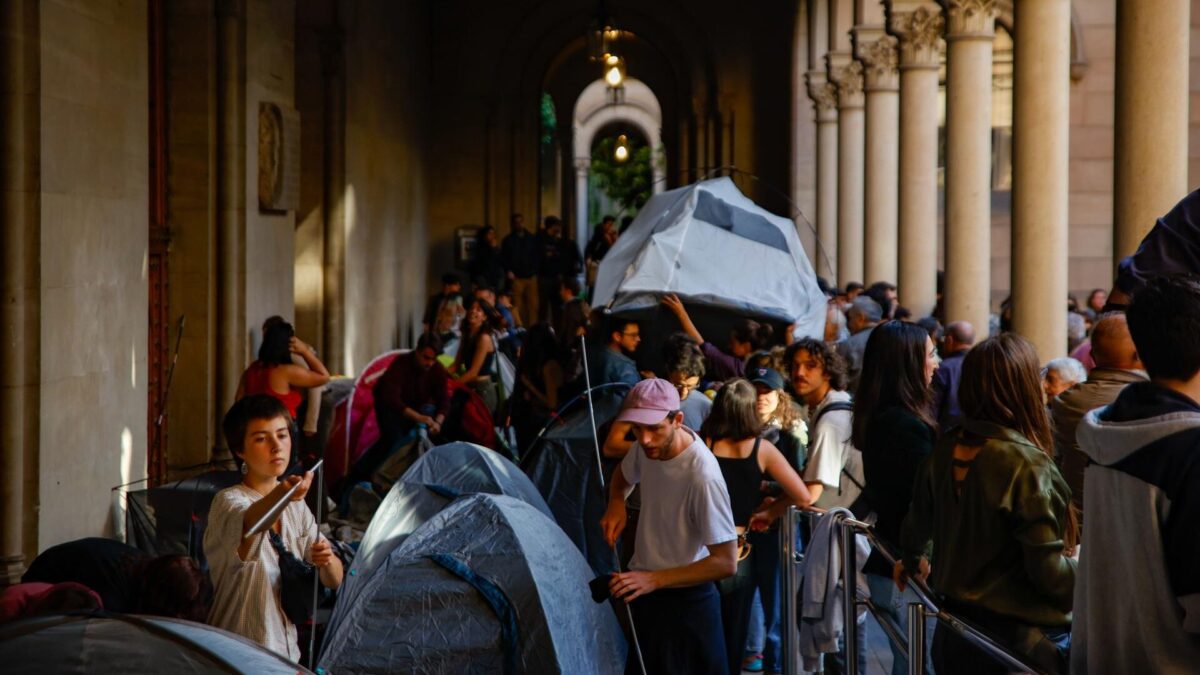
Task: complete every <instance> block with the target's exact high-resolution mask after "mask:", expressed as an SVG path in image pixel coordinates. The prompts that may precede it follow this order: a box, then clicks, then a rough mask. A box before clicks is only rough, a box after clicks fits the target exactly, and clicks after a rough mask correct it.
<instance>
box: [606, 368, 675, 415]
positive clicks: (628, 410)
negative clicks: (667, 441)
mask: <svg viewBox="0 0 1200 675" xmlns="http://www.w3.org/2000/svg"><path fill="white" fill-rule="evenodd" d="M677 410H679V392H678V391H677V390H676V389H675V385H673V384H671V383H670V382H667V381H666V380H659V379H653V380H642V381H641V382H638V383H637V384H636V385H634V387H633V389H631V390H630V391H629V394H628V395H626V396H625V402H624V403H623V404H621V412H620V413H619V414H618V415H617V421H618V422H633V423H634V424H658V423H659V422H661V421H663V420H664V419H666V418H667V415H670V414H671V413H673V412H675V411H677Z"/></svg>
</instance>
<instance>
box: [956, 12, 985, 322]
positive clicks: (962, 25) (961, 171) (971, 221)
mask: <svg viewBox="0 0 1200 675" xmlns="http://www.w3.org/2000/svg"><path fill="white" fill-rule="evenodd" d="M945 6H946V49H947V56H946V61H947V67H946V292H945V306H946V321H947V322H949V321H960V320H966V321H970V322H971V323H972V324H973V325H974V326H975V329H976V331H978V334H979V335H983V333H984V331H985V330H986V326H987V325H988V313H989V311H990V300H991V298H990V295H991V228H992V222H991V221H992V208H991V206H992V205H991V199H992V38H993V24H994V21H995V15H996V1H995V0H946V2H945Z"/></svg>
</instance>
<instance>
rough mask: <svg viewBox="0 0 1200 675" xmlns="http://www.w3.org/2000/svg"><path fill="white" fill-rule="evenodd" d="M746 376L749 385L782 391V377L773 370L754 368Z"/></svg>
mask: <svg viewBox="0 0 1200 675" xmlns="http://www.w3.org/2000/svg"><path fill="white" fill-rule="evenodd" d="M747 374H748V375H750V383H751V384H761V385H763V386H764V387H767V388H769V389H771V390H772V391H779V390H780V389H783V376H782V375H780V374H779V371H777V370H775V369H774V368H755V369H754V370H752V371H750V372H749V373H747Z"/></svg>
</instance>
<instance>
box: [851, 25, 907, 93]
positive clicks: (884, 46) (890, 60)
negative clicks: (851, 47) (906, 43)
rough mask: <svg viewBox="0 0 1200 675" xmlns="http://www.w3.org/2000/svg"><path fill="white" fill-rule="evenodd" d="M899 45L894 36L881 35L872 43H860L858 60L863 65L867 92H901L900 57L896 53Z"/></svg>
mask: <svg viewBox="0 0 1200 675" xmlns="http://www.w3.org/2000/svg"><path fill="white" fill-rule="evenodd" d="M898 44H899V40H897V39H896V38H895V37H894V36H891V35H886V34H885V35H880V36H879V37H878V38H877V39H875V40H872V41H870V42H865V43H859V44H858V45H857V47H858V49H857V51H858V60H859V61H862V64H863V75H864V76H865V79H866V87H865V89H866V91H899V90H900V56H899V54H898V53H897V51H896V47H897V45H898Z"/></svg>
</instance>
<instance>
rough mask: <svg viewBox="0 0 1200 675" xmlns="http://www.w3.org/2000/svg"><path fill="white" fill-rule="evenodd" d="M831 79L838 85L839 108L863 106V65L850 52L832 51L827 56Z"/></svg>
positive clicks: (847, 108)
mask: <svg viewBox="0 0 1200 675" xmlns="http://www.w3.org/2000/svg"><path fill="white" fill-rule="evenodd" d="M825 59H826V65H827V66H828V68H829V81H830V82H833V83H834V84H835V85H836V86H837V103H838V109H839V110H852V109H855V108H861V107H863V102H864V99H863V65H862V63H860V62H859V61H855V60H854V57H853V56H852V55H851V54H850V53H849V52H830V53H829V54H828V55H827V56H826V57H825Z"/></svg>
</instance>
